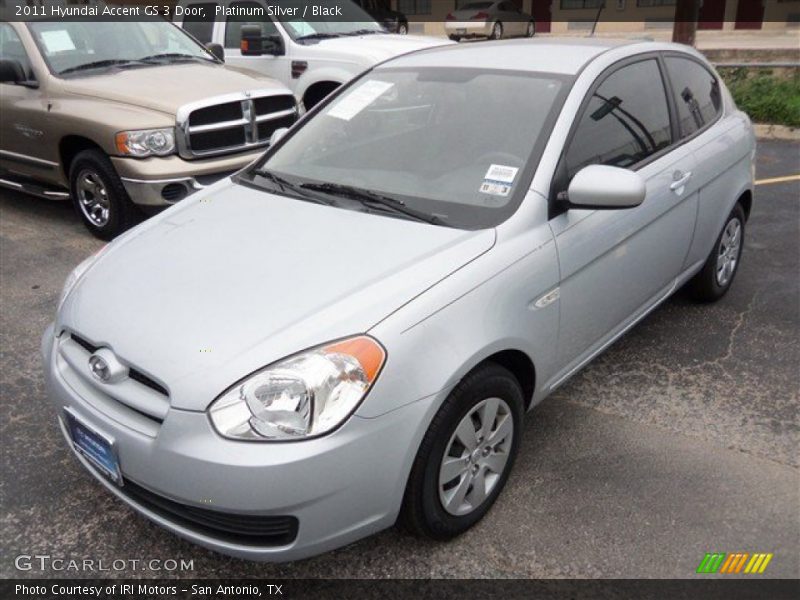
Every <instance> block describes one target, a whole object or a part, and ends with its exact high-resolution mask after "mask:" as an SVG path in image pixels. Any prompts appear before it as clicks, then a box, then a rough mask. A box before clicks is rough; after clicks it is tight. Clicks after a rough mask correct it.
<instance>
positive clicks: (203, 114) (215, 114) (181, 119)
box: [177, 92, 297, 159]
mask: <svg viewBox="0 0 800 600" xmlns="http://www.w3.org/2000/svg"><path fill="white" fill-rule="evenodd" d="M217 100H218V101H217V102H213V100H211V101H207V102H203V103H195V104H190V105H186V106H184V107H181V108H180V109H179V110H178V128H177V131H178V152H179V153H180V155H181V156H183V157H184V158H187V159H192V158H202V157H205V156H214V155H218V154H230V153H234V152H241V151H245V150H251V149H253V148H257V147H260V146H266V145H267V144H268V143H269V139H270V137H271V136H272V133H273V132H274V131H275V130H276V129H279V128H281V127H289V126H291V125H292V123H294V122H295V120H296V119H297V104H296V102H295V99H294V96H292V95H291V94H277V95H276V94H272V95H263V94H262V95H258V93H256V92H251V93H244V94H233V95H229V96H225V97H222V98H218V99H217ZM209 102H211V103H209Z"/></svg>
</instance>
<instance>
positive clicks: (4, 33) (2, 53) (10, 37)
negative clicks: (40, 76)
mask: <svg viewBox="0 0 800 600" xmlns="http://www.w3.org/2000/svg"><path fill="white" fill-rule="evenodd" d="M0 59H2V60H16V61H18V62H19V64H20V65H21V66H22V70H23V71H25V74H26V75H27V76H28V78H29V79H33V70H32V69H31V63H30V61H29V60H28V55H27V53H26V52H25V48H24V47H23V46H22V40H20V39H19V36H18V35H17V32H16V31H14V29H12V27H11V25H9V24H8V23H0Z"/></svg>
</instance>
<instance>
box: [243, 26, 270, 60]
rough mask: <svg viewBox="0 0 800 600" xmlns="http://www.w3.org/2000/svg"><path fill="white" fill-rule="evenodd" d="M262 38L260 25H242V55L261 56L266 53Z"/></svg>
mask: <svg viewBox="0 0 800 600" xmlns="http://www.w3.org/2000/svg"><path fill="white" fill-rule="evenodd" d="M262 39H263V38H262V35H261V27H260V26H259V25H242V41H241V43H240V44H239V49H240V50H241V51H242V56H261V55H262V54H264V47H263V44H262Z"/></svg>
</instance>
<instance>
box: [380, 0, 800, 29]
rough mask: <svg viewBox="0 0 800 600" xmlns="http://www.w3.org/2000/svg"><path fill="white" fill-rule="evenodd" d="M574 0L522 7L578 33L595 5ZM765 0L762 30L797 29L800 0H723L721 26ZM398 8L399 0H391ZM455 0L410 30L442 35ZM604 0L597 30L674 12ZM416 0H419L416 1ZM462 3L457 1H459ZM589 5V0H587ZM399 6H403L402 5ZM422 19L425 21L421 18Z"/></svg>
mask: <svg viewBox="0 0 800 600" xmlns="http://www.w3.org/2000/svg"><path fill="white" fill-rule="evenodd" d="M464 1H465V0H464ZM571 1H572V3H574V0H521V6H522V10H523V11H525V12H527V13H531V12H532V10H531V6H532V2H536V3H540V2H541V3H549V4H550V11H551V15H552V17H551V18H552V26H551V32H552V33H555V34H570V33H580V32H582V31H586V30H589V29H591V27H592V23H593V22H594V19H595V17H596V16H597V9H596V8H588V9H572V8H563V7H562V6H565V5H567V6H568V5H569V4H570V3H571ZM759 1H763V3H764V23H763V26H762V29H763V30H770V31H785V30H787V28H788V29H795V28H797V29H800V0H726V3H725V17H724V24H723V29H724V30H726V31H728V30H734V29H735V21H736V11H737V7H738V3H739V2H759ZM391 2H392V6H393V7H394V8H397V6H398V0H391ZM456 2H457V0H429V4H430V13H429V14H417V15H414V14H408V16H409V18H411V19H412V21H416V22H412V23H411V24H410V28H411V32H412V33H426V34H428V35H443V34H444V20H445V17H446V16H447V13H448V12H450V11H452V10H454V9H455V6H456ZM639 2H641V3H642V4H659V3H663V4H666V5H664V6H639V5H638V3H639ZM639 2H637V0H606V8H605V9H604V10H603V12H602V13H601V14H600V21H599V22H598V24H597V29H596V31H597V32H598V33H636V32H648V31H654V30H659V29H662V30H663V29H671V28H672V19H673V17H674V15H675V5H674V2H675V0H639ZM670 2H672V4H671V5H670ZM418 3H420V4H421V3H422V2H419V0H418ZM461 3H463V1H462V2H459V4H461ZM587 4H588V5H591V4H592V0H587ZM401 8H402V7H401ZM423 21H424V22H423Z"/></svg>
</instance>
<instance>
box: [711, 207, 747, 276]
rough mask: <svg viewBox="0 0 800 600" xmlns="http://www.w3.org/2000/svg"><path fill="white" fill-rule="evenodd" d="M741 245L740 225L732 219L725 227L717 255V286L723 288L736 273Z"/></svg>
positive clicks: (736, 219) (736, 220) (737, 220)
mask: <svg viewBox="0 0 800 600" xmlns="http://www.w3.org/2000/svg"><path fill="white" fill-rule="evenodd" d="M741 245H742V224H741V222H740V221H739V219H738V218H736V217H734V218H732V219H731V220H730V221H728V224H727V225H726V226H725V230H724V231H723V233H722V238H721V239H720V242H719V251H718V254H717V284H718V285H719V286H720V287H725V286H726V285H728V282H729V281H730V280H731V278H732V277H733V273H734V272H735V271H736V265H737V264H738V263H739V250H740V249H741Z"/></svg>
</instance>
